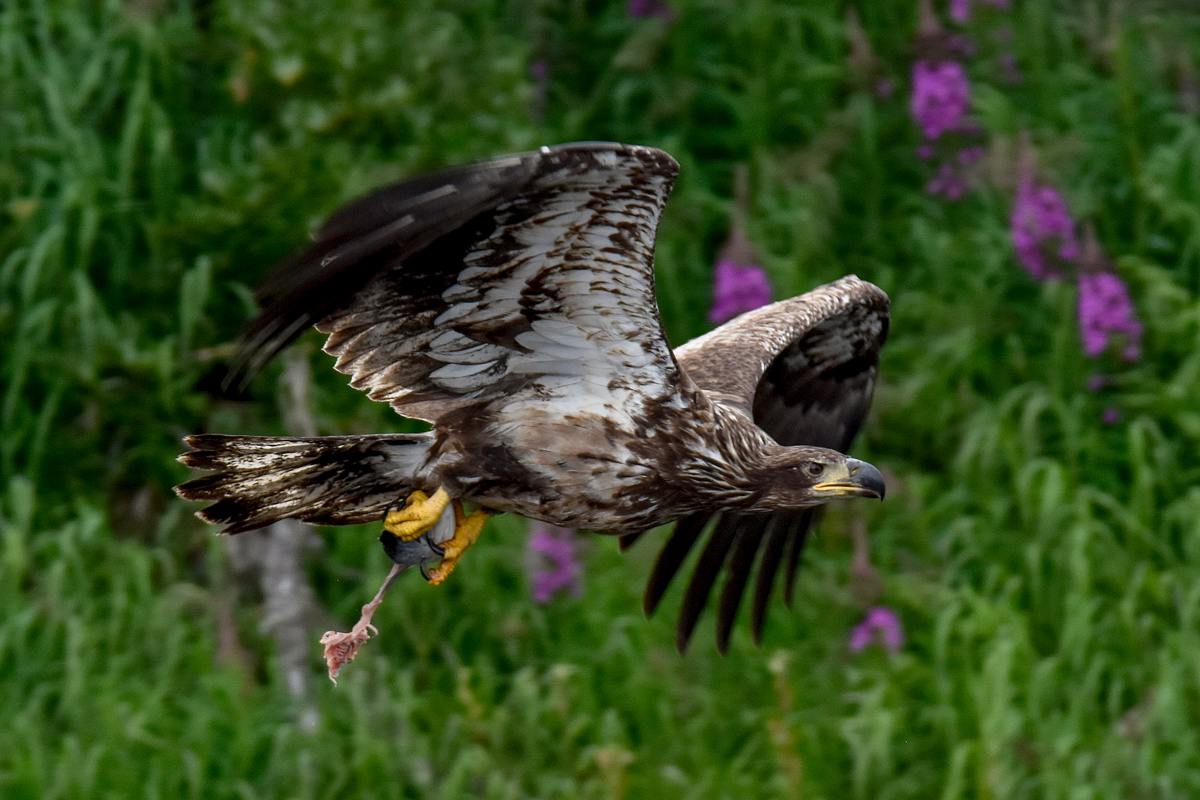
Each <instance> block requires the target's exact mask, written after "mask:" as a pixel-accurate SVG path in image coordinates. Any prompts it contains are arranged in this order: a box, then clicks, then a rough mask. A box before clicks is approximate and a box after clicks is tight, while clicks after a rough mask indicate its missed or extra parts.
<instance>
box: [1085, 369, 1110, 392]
mask: <svg viewBox="0 0 1200 800" xmlns="http://www.w3.org/2000/svg"><path fill="white" fill-rule="evenodd" d="M1105 386H1108V378H1106V377H1104V376H1103V375H1101V374H1100V373H1096V374H1094V375H1089V376H1088V379H1087V387H1088V391H1090V392H1098V391H1100V390H1101V389H1103V388H1104V387H1105Z"/></svg>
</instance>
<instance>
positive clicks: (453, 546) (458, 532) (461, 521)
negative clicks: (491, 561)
mask: <svg viewBox="0 0 1200 800" xmlns="http://www.w3.org/2000/svg"><path fill="white" fill-rule="evenodd" d="M490 516H491V514H489V513H488V512H486V511H484V510H483V509H482V508H481V509H477V510H476V511H473V512H471V515H470V516H464V514H463V507H462V503H460V502H458V501H457V500H455V501H454V522H455V526H454V538H452V539H450V540H449V541H447V542H442V545H441V547H442V549H443V550H445V551H446V555H445V556H444V557H443V558H442V563H441V564H440V565H438V567H437V569H431V570H430V571H429V583H430V584H432V585H434V586H437V585H438V584H439V583H441V582H442V581H444V580H446V578H448V577H450V573H451V572H454V568H455V567H456V566H458V560H459V559H460V558H462V555H463V553H465V552H466V551H467V548H468V547H470V546H471V545H473V544H475V542H477V541H478V540H479V534H480V533H481V532H482V531H483V524H484V523H485V522H487V520H488V517H490Z"/></svg>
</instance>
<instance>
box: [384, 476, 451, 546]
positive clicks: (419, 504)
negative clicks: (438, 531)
mask: <svg viewBox="0 0 1200 800" xmlns="http://www.w3.org/2000/svg"><path fill="white" fill-rule="evenodd" d="M449 504H450V495H448V494H446V490H445V489H443V488H441V487H438V490H437V491H436V492H434V493H433V496H432V497H430V496H428V495H426V494H425V493H424V492H422V491H420V490H419V489H418V490H417V491H415V492H413V493H412V494H410V495H409V496H408V499H407V500H406V501H404V508H394V509H392V510H391V511H388V512H387V516H386V517H384V518H383V527H384V529H385V530H387V531H388V533H391V534H393V535H394V536H395V537H396V538H397V539H399V540H400V541H402V542H411V541H412V540H414V539H417V538H420V536H421V534H423V533H425V532H426V531H427V530H429V529H430V528H432V527H433V526H434V525H435V524H436V523H437V521H438V517H440V516H441V515H442V512H443V511H445V510H446V506H448V505H449Z"/></svg>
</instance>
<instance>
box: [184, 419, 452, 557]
mask: <svg viewBox="0 0 1200 800" xmlns="http://www.w3.org/2000/svg"><path fill="white" fill-rule="evenodd" d="M184 442H186V443H187V445H188V447H191V448H192V450H191V451H189V452H187V453H184V454H183V455H181V456H179V461H180V462H182V463H183V464H186V465H187V466H189V467H193V468H195V469H208V470H215V472H213V473H212V474H210V475H204V476H203V477H199V478H194V479H192V480H190V481H188V482H187V483H184V484H180V485H179V486H176V487H175V493H176V494H178V495H179V496H180V497H182V498H183V499H185V500H208V501H213V503H212V505H210V506H208V507H207V508H205V509H202V510H200V511H197V512H196V516H198V517H199V518H200V519H202V520H204V521H205V522H210V523H212V524H214V525H224V526H225V527H224V528H223V529H222V530H221V533H231V534H232V533H241V532H242V531H248V530H253V529H255V528H261V527H263V526H266V525H270V524H271V523H273V522H278V521H279V520H281V519H285V518H288V517H291V518H294V519H299V520H302V521H304V522H309V523H312V524H314V525H352V524H355V523H360V522H371V521H376V520H382V519H383V517H384V515H385V514H386V513H387V511H388V509H389V508H391V507H393V506H398V505H401V504H402V503H403V502H404V500H405V498H407V497H408V495H409V494H410V493H411V492H412V491H413V490H414V489H417V488H420V483H421V482H420V481H419V480H418V478H417V475H418V473H419V472H420V470H421V468H422V467H423V466H424V464H425V461H426V457H427V456H428V453H429V448H430V446H431V444H432V437H431V436H430V435H429V434H427V433H416V434H380V435H373V436H318V437H312V438H291V437H286V436H226V435H223V434H215V433H205V434H199V435H196V436H188V437H187V438H186V439H184Z"/></svg>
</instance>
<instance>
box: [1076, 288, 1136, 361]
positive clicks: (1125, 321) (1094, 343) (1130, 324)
mask: <svg viewBox="0 0 1200 800" xmlns="http://www.w3.org/2000/svg"><path fill="white" fill-rule="evenodd" d="M1079 328H1080V332H1081V334H1082V336H1083V351H1084V352H1085V353H1087V354H1088V355H1089V356H1091V357H1092V358H1095V357H1096V356H1098V355H1100V354H1101V353H1103V352H1104V349H1105V348H1106V347H1108V336H1109V334H1112V333H1117V334H1123V335H1124V337H1125V348H1124V350H1122V353H1121V354H1122V356H1123V357H1124V358H1125V360H1126V361H1137V360H1138V358H1139V357H1140V356H1141V354H1142V323H1141V322H1140V321H1139V320H1138V318H1137V315H1136V312H1135V311H1134V308H1133V301H1131V300H1130V299H1129V289H1128V288H1127V287H1126V286H1125V283H1124V282H1123V281H1122V280H1121V279H1120V278H1118V277H1117V276H1116V275H1114V274H1113V273H1111V272H1081V273H1080V274H1079Z"/></svg>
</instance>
